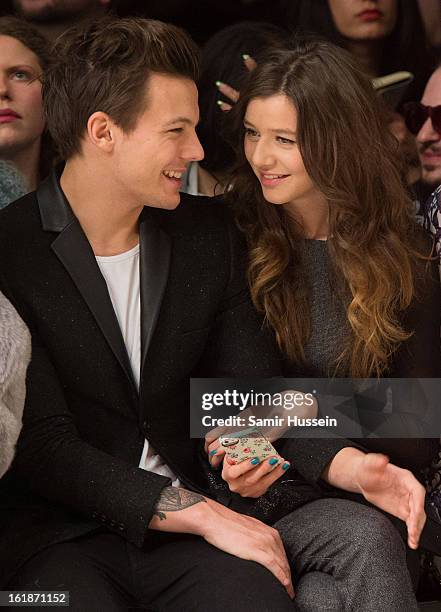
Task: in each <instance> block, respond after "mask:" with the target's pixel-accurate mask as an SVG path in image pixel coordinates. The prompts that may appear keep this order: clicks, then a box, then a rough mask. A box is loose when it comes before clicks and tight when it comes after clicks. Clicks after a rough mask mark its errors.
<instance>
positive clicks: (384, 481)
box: [322, 447, 426, 549]
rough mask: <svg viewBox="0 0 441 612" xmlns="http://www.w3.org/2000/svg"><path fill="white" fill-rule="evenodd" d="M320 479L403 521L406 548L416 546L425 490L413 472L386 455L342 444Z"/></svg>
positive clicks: (423, 513)
mask: <svg viewBox="0 0 441 612" xmlns="http://www.w3.org/2000/svg"><path fill="white" fill-rule="evenodd" d="M322 478H323V479H324V480H325V481H326V482H328V483H329V484H331V485H333V486H334V487H338V488H339V489H343V490H345V491H352V492H353V493H361V494H362V495H363V496H364V497H365V499H367V501H369V502H370V503H371V504H373V505H374V506H377V508H380V509H381V510H385V511H386V512H389V514H392V515H393V516H396V517H397V518H399V519H401V520H402V521H404V522H405V523H406V525H407V534H408V539H407V542H408V544H409V547H410V548H414V549H416V548H418V543H419V540H420V536H421V532H422V530H423V527H424V523H425V522H426V513H425V512H424V499H425V496H426V491H425V489H424V487H423V485H422V484H421V483H420V482H418V480H417V479H416V478H415V476H414V475H413V474H412V472H410V471H409V470H405V469H403V468H400V467H398V466H396V465H394V464H393V463H390V462H389V457H386V455H382V454H379V453H364V452H362V451H360V450H358V449H357V448H352V447H345V448H342V449H341V450H340V451H339V452H338V453H337V454H336V455H335V457H334V458H333V459H332V461H331V462H330V463H329V465H328V466H327V467H326V469H325V471H324V472H323V474H322Z"/></svg>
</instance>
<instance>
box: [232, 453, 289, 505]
mask: <svg viewBox="0 0 441 612" xmlns="http://www.w3.org/2000/svg"><path fill="white" fill-rule="evenodd" d="M256 459H257V458H254V459H247V460H246V461H241V463H237V464H234V465H232V464H231V463H230V462H229V460H228V457H227V458H226V460H225V461H224V462H223V467H222V478H223V479H224V480H225V481H226V482H227V483H228V487H229V489H230V491H233V492H234V493H238V494H239V495H241V496H242V497H254V498H256V497H260V496H261V495H263V494H264V493H266V491H267V490H268V488H269V487H270V486H271V485H272V484H273V483H274V482H275V481H276V480H278V479H279V478H280V477H281V476H283V475H284V474H285V473H286V471H287V470H288V468H289V467H290V464H289V462H288V461H285V460H284V459H282V457H280V455H275V456H274V457H268V458H266V459H264V460H263V461H262V462H259V461H258V460H257V461H256Z"/></svg>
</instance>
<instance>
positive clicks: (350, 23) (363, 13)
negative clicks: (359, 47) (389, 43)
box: [328, 0, 398, 40]
mask: <svg viewBox="0 0 441 612" xmlns="http://www.w3.org/2000/svg"><path fill="white" fill-rule="evenodd" d="M328 4H329V9H330V11H331V15H332V19H333V21H334V24H335V27H336V28H337V30H338V31H339V32H340V34H341V35H342V36H344V37H345V38H350V39H352V40H367V39H374V40H375V39H376V38H384V37H385V36H388V35H389V34H390V33H391V32H392V30H393V29H394V27H395V24H396V21H397V10H398V7H397V0H328Z"/></svg>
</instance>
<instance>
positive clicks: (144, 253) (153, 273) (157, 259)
mask: <svg viewBox="0 0 441 612" xmlns="http://www.w3.org/2000/svg"><path fill="white" fill-rule="evenodd" d="M139 240H140V294H141V376H142V372H143V370H144V365H145V361H146V358H147V353H148V350H149V347H150V344H151V341H152V337H153V333H154V331H155V327H156V323H157V321H158V316H159V311H160V308H161V303H162V298H163V296H164V291H165V287H166V284H167V279H168V272H169V268H170V256H171V239H170V237H169V236H168V234H166V233H165V232H164V231H163V230H162V229H161V227H160V226H159V224H158V222H157V220H156V219H155V215H154V211H152V210H151V209H148V208H145V209H144V212H143V214H142V217H141V222H140V225H139Z"/></svg>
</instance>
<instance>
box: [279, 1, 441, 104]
mask: <svg viewBox="0 0 441 612" xmlns="http://www.w3.org/2000/svg"><path fill="white" fill-rule="evenodd" d="M286 15H287V22H288V23H292V26H293V27H294V28H298V29H299V31H300V32H302V33H306V34H318V35H319V36H320V37H324V38H326V39H327V40H330V41H331V42H334V43H335V44H337V45H339V46H340V47H344V48H345V49H347V50H348V51H349V52H350V53H352V55H354V57H356V58H357V61H358V62H359V64H360V66H361V67H362V68H363V70H364V71H365V72H366V73H367V74H368V75H369V76H371V77H376V76H382V75H385V74H390V73H392V72H397V71H400V70H408V71H409V72H411V73H412V74H413V75H414V81H413V82H412V84H411V85H410V87H409V89H408V90H407V92H406V94H405V98H404V99H405V100H415V99H419V98H420V97H421V95H422V92H423V89H424V86H425V84H426V82H427V80H428V78H429V76H430V73H431V71H432V69H433V57H432V54H431V51H430V45H429V43H428V42H427V40H426V35H425V31H424V26H423V23H422V20H421V15H420V12H419V9H418V5H417V2H416V0H297V1H296V2H290V0H287V2H286Z"/></svg>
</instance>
